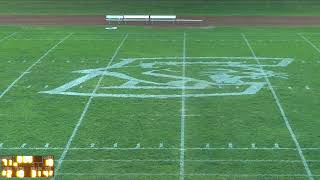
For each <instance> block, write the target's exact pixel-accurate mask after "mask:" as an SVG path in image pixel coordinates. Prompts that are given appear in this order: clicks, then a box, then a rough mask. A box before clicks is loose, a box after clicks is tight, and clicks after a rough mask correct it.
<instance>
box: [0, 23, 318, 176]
mask: <svg viewBox="0 0 320 180" xmlns="http://www.w3.org/2000/svg"><path fill="white" fill-rule="evenodd" d="M319 30H320V28H318V27H305V28H298V27H297V28H286V27H282V28H271V27H237V28H235V27H234V28H232V27H220V28H215V29H144V28H142V27H120V28H119V30H117V31H106V30H104V27H103V26H91V27H81V26H74V27H72V26H68V27H59V26H51V27H41V26H38V27H28V26H24V27H23V26H2V28H1V30H0V39H2V38H4V37H6V36H8V35H10V34H12V33H13V32H17V33H16V34H15V35H13V36H12V37H10V38H8V39H5V40H3V41H1V42H0V67H1V69H2V70H1V71H0V93H3V92H5V90H6V89H7V88H8V87H9V85H10V84H11V83H12V82H14V81H15V80H16V79H17V78H18V77H19V76H20V75H21V73H23V72H25V71H26V70H27V69H28V67H30V66H32V65H33V64H34V63H35V62H36V61H37V60H38V59H39V58H40V57H41V56H43V55H44V54H45V53H46V52H47V51H48V50H49V49H50V48H52V47H53V46H54V45H55V44H57V43H58V42H59V41H61V39H63V38H65V37H66V36H67V35H69V34H70V33H73V35H72V36H71V37H69V38H68V39H66V40H65V41H63V42H62V43H61V44H60V45H58V46H57V47H56V48H54V49H53V50H52V51H51V52H49V53H48V54H47V55H46V56H45V57H44V58H43V59H42V60H41V63H38V64H36V65H35V66H33V68H32V69H31V70H30V71H29V73H26V74H24V75H23V77H22V78H21V79H19V80H18V81H17V82H16V83H15V85H14V86H13V87H12V88H9V91H7V93H5V94H4V95H3V97H2V98H0V124H1V126H0V144H1V143H2V148H0V155H10V154H24V155H31V154H36V155H39V154H52V155H54V156H55V159H56V160H59V159H60V157H61V155H62V153H63V151H64V148H65V147H66V144H67V142H68V140H69V138H70V136H71V134H72V132H73V130H74V128H75V126H76V124H77V123H78V121H79V118H80V116H81V114H82V113H83V112H84V108H85V106H86V103H87V102H88V99H89V97H87V96H67V95H57V94H45V93H39V92H40V91H48V90H52V89H54V88H57V87H59V86H61V85H63V84H65V83H68V82H70V81H72V80H75V79H76V78H79V77H81V76H83V75H84V74H80V73H75V72H74V71H78V70H85V69H95V68H101V67H106V66H107V64H108V63H109V62H110V60H111V59H112V57H113V61H112V62H111V65H114V64H117V63H119V62H121V61H123V59H126V58H152V57H159V59H155V60H141V59H140V60H138V61H135V62H133V63H132V64H128V65H127V66H126V67H122V68H118V69H113V70H112V71H115V72H121V73H125V74H128V75H131V76H134V77H136V78H141V79H142V78H146V80H149V81H160V82H162V81H163V82H165V81H166V80H167V79H166V78H160V77H155V76H146V75H144V74H142V72H145V71H146V70H143V71H142V70H141V67H140V66H141V64H143V63H152V62H162V63H165V62H167V61H168V60H166V59H161V57H176V58H177V59H169V60H170V61H174V62H176V61H181V62H182V60H183V58H182V57H183V56H184V55H185V56H186V57H187V58H186V59H185V60H186V62H187V63H194V64H193V65H186V66H185V67H186V71H185V74H186V76H187V77H193V78H197V79H201V80H205V81H212V80H210V79H209V77H208V75H205V74H203V72H204V71H209V73H211V74H212V73H214V72H216V71H221V68H222V69H223V68H224V69H223V70H222V71H227V70H236V71H235V72H233V74H234V76H239V75H241V74H242V75H243V73H245V72H246V71H249V70H243V69H238V68H237V67H232V66H224V67H219V66H211V65H201V64H196V63H198V62H204V61H205V62H222V63H223V62H226V61H227V62H228V61H230V62H241V63H247V64H251V65H253V66H255V64H256V62H255V59H254V58H253V54H252V52H251V51H250V49H249V47H248V46H247V44H246V42H245V41H244V39H243V37H242V36H241V33H244V34H245V35H246V37H247V39H248V41H249V43H250V45H251V47H252V49H253V51H254V52H255V54H256V56H257V57H267V58H292V59H293V62H292V63H291V64H289V65H288V66H286V67H267V66H266V67H264V70H265V71H273V72H276V73H284V74H286V75H287V76H286V77H287V78H281V77H269V80H270V82H271V84H272V87H273V88H274V90H275V92H276V94H277V97H278V98H279V101H280V103H281V106H282V108H283V110H284V111H285V113H286V116H287V117H288V119H289V123H290V125H291V126H292V129H293V131H294V134H295V135H296V137H297V140H298V142H299V143H300V145H301V147H302V148H303V150H302V151H303V155H304V157H305V158H306V160H307V164H308V166H309V168H310V170H311V172H312V173H313V175H314V178H315V179H318V178H319V176H320V132H319V128H320V121H319V119H318V117H319V116H320V112H319V111H317V109H318V107H319V105H320V104H319V100H318V97H319V95H320V94H319V92H320V91H319V88H320V83H319V80H318V70H319V68H320V52H318V51H317V50H316V49H315V48H314V47H312V46H311V45H310V44H309V43H308V42H306V41H305V40H304V39H302V38H301V37H300V36H299V35H298V33H301V32H302V33H303V35H304V36H305V37H306V38H308V39H309V40H310V41H311V42H312V43H313V44H314V46H316V47H317V48H320V34H319V33H318V32H319ZM184 32H185V33H186V39H185V40H186V44H185V49H184V46H183V42H184V36H183V35H184ZM127 33H128V37H127V39H126V40H125V41H124V43H123V45H122V46H119V44H120V43H121V42H122V40H123V38H124V37H125V35H126V34H127ZM117 48H119V49H118V50H119V51H116V50H117ZM115 52H117V53H115ZM184 52H185V54H184ZM189 57H193V58H189ZM199 57H213V58H211V59H202V58H199ZM217 57H230V58H228V59H227V60H225V59H221V58H220V59H219V58H217ZM236 57H248V58H244V59H239V58H236ZM250 57H251V58H250ZM259 60H260V61H261V62H262V64H264V65H265V64H276V63H277V60H276V59H271V60H270V59H269V60H265V59H260V58H259ZM182 67H183V66H182V63H180V64H179V65H175V66H173V67H166V65H164V66H163V67H162V66H161V65H157V66H155V68H160V69H162V70H163V69H169V70H170V71H166V74H170V75H175V76H181V74H182V69H183V68H182ZM255 67H257V66H255ZM147 69H148V68H147ZM151 69H152V68H151ZM98 79H99V77H97V78H93V79H91V80H89V81H87V82H85V83H83V84H81V87H80V85H79V86H76V87H73V88H71V89H70V90H68V91H73V92H81V93H90V92H92V90H93V89H94V88H95V87H96V84H97V82H98ZM243 80H245V81H258V82H264V79H263V77H262V76H261V75H260V76H259V78H258V79H257V80H252V79H250V78H247V79H246V78H245V79H243ZM124 82H125V81H123V80H119V78H115V77H110V76H105V77H104V78H103V79H102V81H101V83H100V86H99V87H100V88H98V89H97V92H96V93H97V94H106V93H109V94H119V93H122V94H133V95H141V94H156V95H163V94H165V95H173V94H178V95H179V94H181V93H182V90H181V89H179V88H178V89H175V90H174V89H142V90H141V89H133V90H132V89H131V90H128V89H103V88H102V87H110V86H117V85H121V84H123V83H124ZM187 85H190V84H187ZM143 86H145V85H143ZM220 86H221V87H219V86H213V87H209V88H205V89H200V90H199V89H197V90H192V89H186V90H185V94H195V93H198V94H204V93H225V92H239V91H242V90H244V89H245V88H246V87H245V86H242V85H239V86H240V87H239V88H236V87H235V86H234V85H232V86H228V85H224V84H223V83H222V84H221V85H220ZM306 86H308V87H309V89H307V88H306ZM180 87H181V86H180ZM290 87H291V88H290ZM181 88H182V87H181ZM181 103H182V102H181V97H177V98H167V99H156V98H145V99H142V98H124V97H122V98H121V97H94V98H92V102H91V103H90V105H89V108H88V111H86V113H85V116H84V118H83V121H82V122H81V125H80V126H79V129H78V131H77V132H76V134H75V136H74V138H73V141H72V143H71V146H70V148H69V149H68V151H67V153H66V156H65V158H64V159H63V161H62V166H61V169H60V170H59V176H58V177H57V179H79V178H80V179H81V178H82V179H96V178H99V177H100V178H101V177H105V178H108V179H113V178H114V179H128V178H132V179H179V172H180V170H181V167H180V164H179V163H180V153H181V150H180V143H181V131H180V130H181V125H182V122H181V107H182V104H181ZM185 112H186V115H187V116H185V119H184V120H185V123H184V124H185V128H184V131H185V133H184V135H185V136H184V141H185V143H184V145H185V148H186V150H185V157H184V158H185V159H184V160H185V161H184V171H185V179H233V178H236V179H277V178H278V179H279V178H280V179H308V178H307V176H306V171H305V168H304V166H303V164H302V161H301V157H300V156H299V154H298V151H297V150H296V149H295V148H296V146H295V144H294V142H293V140H292V137H291V135H290V133H289V131H288V129H287V127H286V125H285V122H284V120H283V118H282V116H281V113H280V110H279V108H278V106H277V104H276V101H275V98H274V97H273V95H272V93H271V91H270V89H269V88H268V86H267V85H264V87H263V88H262V89H261V90H260V91H258V92H257V93H256V94H252V95H238V96H213V97H186V98H185ZM23 143H26V144H27V145H26V147H25V148H19V147H20V146H21V145H22V144H23ZM46 143H49V144H50V146H49V148H48V149H38V150H37V149H34V148H43V147H44V146H45V144H46ZM92 143H94V144H95V147H96V148H111V147H113V145H114V143H118V148H120V149H90V145H91V144H92ZM138 143H140V146H141V147H140V149H130V148H134V147H136V145H137V144H138ZM160 143H163V145H164V148H162V149H158V147H159V144H160ZM229 143H232V144H233V148H228V144H229ZM252 143H255V144H256V147H257V148H258V149H252V148H251V144H252ZM275 143H277V144H279V146H280V149H273V148H274V144H275ZM206 144H210V148H211V149H205V148H206ZM81 148H82V149H81ZM121 148H124V149H121ZM128 148H129V149H128ZM143 148H147V149H143ZM148 148H149V149H148ZM200 148H202V149H200ZM224 148H225V149H224ZM259 148H265V149H259ZM311 148H314V149H311ZM80 160H87V161H80ZM93 160H96V161H93ZM128 160H132V161H128ZM244 160H248V161H244ZM281 160H285V161H281ZM57 164H58V162H57V161H56V162H55V165H56V166H57ZM70 173H71V174H70ZM82 173H83V174H82ZM132 173H133V174H132ZM72 174H73V175H75V176H72ZM80 175H82V176H80ZM262 175H265V176H262Z"/></svg>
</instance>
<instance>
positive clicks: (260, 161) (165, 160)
mask: <svg viewBox="0 0 320 180" xmlns="http://www.w3.org/2000/svg"><path fill="white" fill-rule="evenodd" d="M179 161H180V159H65V160H64V162H94V163H95V162H179ZM184 161H185V162H212V163H229V162H239V163H301V160H268V159H261V160H259V159H251V160H250V159H247V160H246V159H237V160H224V159H218V160H214V159H185V160H184ZM309 162H320V160H309Z"/></svg>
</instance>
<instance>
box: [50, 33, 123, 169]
mask: <svg viewBox="0 0 320 180" xmlns="http://www.w3.org/2000/svg"><path fill="white" fill-rule="evenodd" d="M127 38H128V34H126V36H125V37H124V38H123V40H122V41H121V43H120V44H119V46H118V48H117V49H116V51H115V52H114V54H113V56H112V58H111V59H110V61H109V63H108V65H107V66H106V69H108V68H109V67H110V65H111V63H112V62H113V60H114V59H115V57H116V56H117V55H118V52H119V50H120V48H121V47H122V45H123V44H124V42H125V40H126V39H127ZM103 77H104V76H101V77H100V78H99V81H98V83H97V85H96V87H95V88H94V90H93V91H92V93H93V94H95V93H96V91H97V90H98V89H99V86H100V83H101V82H102V80H103ZM92 99H93V96H90V98H89V99H88V101H87V103H86V105H85V107H84V109H83V111H82V113H81V116H80V118H79V121H78V123H77V124H76V126H75V128H74V129H73V131H72V134H71V136H70V138H69V140H68V142H67V144H66V146H65V148H64V150H63V152H62V154H61V156H60V159H59V161H58V164H57V168H56V170H55V174H58V172H59V170H60V168H61V165H62V162H63V160H64V158H65V156H66V155H67V153H68V151H69V149H70V146H71V144H72V141H73V138H74V137H75V135H76V134H77V132H78V129H79V127H80V125H81V123H82V121H83V119H84V117H85V115H86V114H87V111H88V109H89V106H90V104H91V102H92Z"/></svg>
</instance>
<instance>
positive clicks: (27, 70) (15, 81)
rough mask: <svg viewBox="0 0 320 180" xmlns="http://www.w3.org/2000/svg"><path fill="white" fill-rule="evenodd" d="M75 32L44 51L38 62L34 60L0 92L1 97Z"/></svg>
mask: <svg viewBox="0 0 320 180" xmlns="http://www.w3.org/2000/svg"><path fill="white" fill-rule="evenodd" d="M72 34H73V33H71V34H69V35H67V36H66V37H64V38H63V39H62V40H61V41H59V42H58V43H57V44H55V45H54V46H53V47H51V48H50V49H49V50H48V51H47V52H46V53H44V54H43V55H42V56H41V57H40V58H39V59H38V60H37V61H36V62H34V63H33V64H32V65H31V66H29V67H28V68H27V69H26V70H25V71H24V72H23V73H22V74H21V75H20V76H19V77H18V78H17V79H15V80H14V81H13V82H12V83H11V84H10V85H9V86H8V87H7V89H5V90H4V91H3V92H2V93H1V94H0V99H1V98H2V97H3V96H4V95H5V94H6V93H7V92H9V91H10V89H11V88H12V87H13V86H14V85H15V84H16V83H17V82H18V81H19V80H20V79H21V78H22V77H23V76H24V75H26V74H28V73H29V71H30V70H31V69H32V68H33V67H34V66H35V65H37V64H38V63H39V62H40V61H41V60H42V59H44V58H45V57H46V56H47V55H48V54H49V53H50V52H51V51H52V50H54V49H55V48H56V47H57V46H59V45H60V44H61V43H63V42H64V41H65V40H66V39H68V38H69V37H70V36H71V35H72Z"/></svg>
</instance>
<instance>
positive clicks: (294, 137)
mask: <svg viewBox="0 0 320 180" xmlns="http://www.w3.org/2000/svg"><path fill="white" fill-rule="evenodd" d="M241 35H242V37H243V39H244V41H245V42H246V44H247V46H248V47H249V49H250V51H251V53H252V55H253V56H254V57H257V56H256V54H255V52H254V50H253V49H252V47H251V45H250V43H249V40H248V39H247V38H246V36H245V35H244V34H241ZM256 61H257V64H258V65H259V66H260V70H261V73H262V74H263V75H264V78H265V81H266V82H267V84H268V87H269V89H270V91H271V93H272V96H273V98H274V99H275V102H276V104H277V106H278V109H279V110H280V113H281V116H282V119H283V120H284V122H285V124H286V127H287V129H288V131H289V133H290V136H291V138H292V140H293V142H294V143H295V145H296V147H297V150H298V152H299V156H300V158H301V161H302V163H303V166H304V168H305V170H306V173H307V175H308V177H309V179H310V180H313V179H314V178H313V176H312V173H311V170H310V168H309V165H308V163H307V161H306V158H305V157H304V155H303V152H302V150H301V146H300V144H299V142H298V139H297V137H296V135H295V134H294V132H293V130H292V127H291V124H290V122H289V120H288V118H287V115H286V113H285V112H284V110H283V108H282V105H281V103H280V100H279V98H278V96H277V94H276V92H275V90H274V89H273V87H272V84H271V82H270V80H269V78H268V77H267V75H266V74H265V72H264V70H263V67H262V66H261V63H260V60H259V59H258V58H256Z"/></svg>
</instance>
